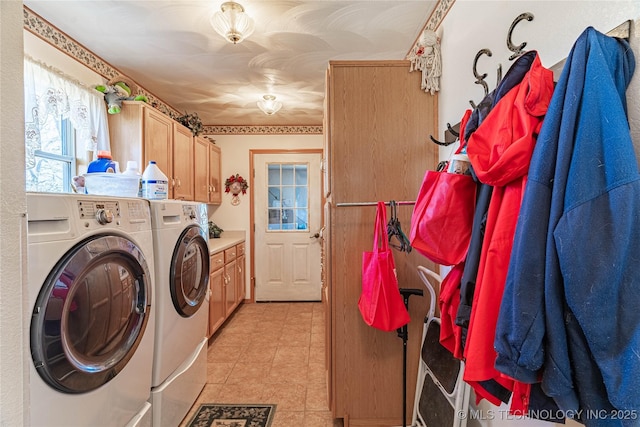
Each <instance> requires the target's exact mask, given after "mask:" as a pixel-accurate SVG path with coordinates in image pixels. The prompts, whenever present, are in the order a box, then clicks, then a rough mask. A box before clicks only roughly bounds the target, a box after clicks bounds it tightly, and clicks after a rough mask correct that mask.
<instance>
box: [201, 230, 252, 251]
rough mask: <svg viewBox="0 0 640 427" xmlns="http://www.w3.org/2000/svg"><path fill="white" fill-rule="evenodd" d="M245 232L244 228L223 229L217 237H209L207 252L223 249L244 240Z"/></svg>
mask: <svg viewBox="0 0 640 427" xmlns="http://www.w3.org/2000/svg"><path fill="white" fill-rule="evenodd" d="M246 235H247V233H246V232H245V231H244V230H240V231H236V230H231V231H223V232H222V234H221V235H220V237H219V238H217V239H211V238H210V239H209V254H215V253H216V252H220V251H223V250H225V249H228V248H230V247H232V246H235V245H237V244H238V243H242V242H244V241H245V240H246Z"/></svg>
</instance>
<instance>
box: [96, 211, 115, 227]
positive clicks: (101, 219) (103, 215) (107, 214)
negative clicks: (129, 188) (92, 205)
mask: <svg viewBox="0 0 640 427" xmlns="http://www.w3.org/2000/svg"><path fill="white" fill-rule="evenodd" d="M96 221H98V224H100V225H105V224H108V223H110V222H112V221H113V212H111V210H110V209H98V210H97V211H96Z"/></svg>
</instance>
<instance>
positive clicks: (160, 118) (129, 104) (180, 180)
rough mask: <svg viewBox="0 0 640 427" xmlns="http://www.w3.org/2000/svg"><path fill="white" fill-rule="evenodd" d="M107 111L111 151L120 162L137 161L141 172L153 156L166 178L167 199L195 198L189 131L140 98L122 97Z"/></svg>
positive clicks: (192, 157) (192, 153) (192, 139)
mask: <svg viewBox="0 0 640 427" xmlns="http://www.w3.org/2000/svg"><path fill="white" fill-rule="evenodd" d="M122 104H123V106H122V111H121V112H120V113H118V114H109V136H110V139H111V154H112V156H113V158H114V160H117V161H119V162H120V164H126V162H127V161H128V160H135V161H136V162H138V167H139V168H140V172H144V169H145V168H146V167H147V165H148V164H149V161H151V160H154V161H155V162H156V164H157V165H158V167H159V168H160V170H162V172H164V174H165V175H167V178H169V191H168V197H169V198H170V199H182V200H194V190H195V187H194V138H193V135H192V134H191V131H190V130H189V129H188V128H187V127H186V126H183V125H181V124H180V123H178V122H176V121H175V120H173V119H171V118H170V117H168V116H167V115H165V114H163V113H161V112H160V111H158V110H156V109H155V108H153V107H152V106H150V105H148V104H146V103H144V102H140V101H124V102H123V103H122Z"/></svg>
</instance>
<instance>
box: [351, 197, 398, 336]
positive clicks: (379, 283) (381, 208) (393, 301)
mask: <svg viewBox="0 0 640 427" xmlns="http://www.w3.org/2000/svg"><path fill="white" fill-rule="evenodd" d="M386 223H387V209H386V207H385V204H384V202H378V207H377V211H376V223H375V228H374V232H373V251H372V252H363V254H362V293H361V294H360V299H359V300H358V308H359V309H360V314H361V315H362V319H363V320H364V321H365V323H366V324H367V325H369V326H372V327H374V328H377V329H380V330H383V331H387V332H389V331H393V330H395V329H398V328H401V327H402V326H404V325H406V324H407V323H409V320H410V318H409V312H408V311H407V308H406V307H405V306H404V301H403V299H402V296H401V295H400V291H399V290H398V279H397V278H396V267H395V263H394V261H393V253H392V252H391V249H390V248H389V242H388V239H387V236H386V228H385V227H386Z"/></svg>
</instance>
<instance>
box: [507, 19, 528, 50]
mask: <svg viewBox="0 0 640 427" xmlns="http://www.w3.org/2000/svg"><path fill="white" fill-rule="evenodd" d="M525 19H526V20H527V21H533V14H532V13H529V12H525V13H521V14H520V15H518V16H517V17H516V19H514V20H513V22H512V23H511V27H509V32H508V33H507V47H508V48H509V50H510V51H511V52H514V54H513V55H511V56H510V57H509V60H510V61H511V60H514V59H516V58H517V57H518V56H520V55H522V53H523V52H522V51H523V50H524V47H525V46H526V45H527V42H522V43H520V45H518V46H516V45H514V44H513V43H512V42H511V35H512V34H513V29H514V28H515V27H516V25H518V23H519V22H520V21H523V20H525Z"/></svg>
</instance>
